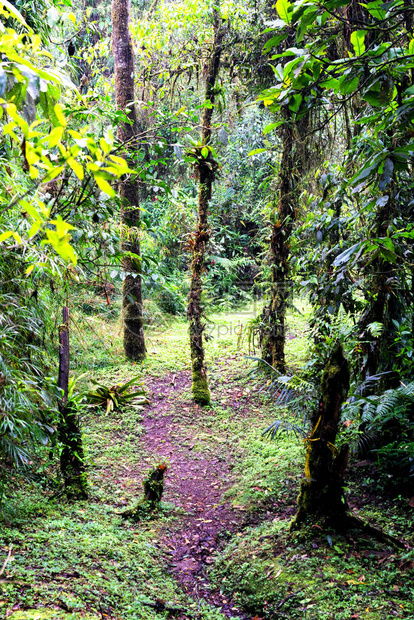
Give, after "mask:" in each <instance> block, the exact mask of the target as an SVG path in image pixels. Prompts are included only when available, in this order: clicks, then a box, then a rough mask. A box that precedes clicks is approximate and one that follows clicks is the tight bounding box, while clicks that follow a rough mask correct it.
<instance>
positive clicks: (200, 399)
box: [192, 370, 211, 405]
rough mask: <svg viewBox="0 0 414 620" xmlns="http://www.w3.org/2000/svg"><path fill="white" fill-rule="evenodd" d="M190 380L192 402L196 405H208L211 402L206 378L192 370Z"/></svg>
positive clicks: (197, 371)
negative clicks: (191, 380) (191, 381)
mask: <svg viewBox="0 0 414 620" xmlns="http://www.w3.org/2000/svg"><path fill="white" fill-rule="evenodd" d="M192 379H193V384H192V392H193V398H194V401H195V402H196V403H197V404H198V405H209V404H210V402H211V398H210V390H209V387H208V383H207V377H206V376H204V377H203V376H202V374H201V370H193V372H192Z"/></svg>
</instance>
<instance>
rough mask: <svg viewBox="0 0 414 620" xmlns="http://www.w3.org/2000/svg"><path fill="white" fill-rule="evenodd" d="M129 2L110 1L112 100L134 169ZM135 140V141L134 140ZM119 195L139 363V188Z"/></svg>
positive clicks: (132, 340) (127, 313) (126, 312)
mask: <svg viewBox="0 0 414 620" xmlns="http://www.w3.org/2000/svg"><path fill="white" fill-rule="evenodd" d="M129 23H130V1H129V0H112V50H113V54H114V62H115V98H116V105H117V107H118V108H119V109H120V110H122V111H123V112H124V113H125V114H126V116H127V117H128V121H127V122H125V123H121V124H120V125H119V126H118V138H119V140H120V141H121V142H126V141H128V146H127V147H126V148H127V149H128V153H127V155H126V158H127V161H128V164H129V165H130V166H131V167H133V161H132V157H131V154H132V152H133V151H134V150H136V149H137V142H136V135H137V117H136V110H135V105H134V99H135V98H134V54H133V49H132V42H131V36H130V33H129ZM134 138H135V139H134ZM119 195H120V197H121V199H122V201H123V207H122V211H121V220H122V224H123V239H124V240H123V243H122V249H123V250H124V252H125V258H124V260H123V269H124V273H125V277H124V283H123V290H122V308H123V323H124V350H125V355H126V357H127V358H128V359H131V360H135V361H141V360H143V359H144V358H145V352H146V349H145V340H144V329H143V316H142V283H141V255H140V241H139V234H140V219H141V218H140V210H139V200H138V184H137V182H136V181H134V180H133V179H131V177H129V176H127V177H125V178H123V179H122V180H121V182H120V183H119Z"/></svg>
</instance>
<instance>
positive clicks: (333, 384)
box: [292, 344, 349, 528]
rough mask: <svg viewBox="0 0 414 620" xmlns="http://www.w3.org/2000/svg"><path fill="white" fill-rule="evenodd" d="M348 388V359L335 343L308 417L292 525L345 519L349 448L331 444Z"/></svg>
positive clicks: (333, 521) (338, 522) (333, 440)
mask: <svg viewBox="0 0 414 620" xmlns="http://www.w3.org/2000/svg"><path fill="white" fill-rule="evenodd" d="M348 388H349V369H348V362H347V361H346V359H345V358H344V355H343V352H342V348H341V346H340V345H339V344H337V345H336V347H335V349H334V350H333V352H332V354H331V356H330V358H329V360H328V362H327V364H326V366H325V368H324V372H323V376H322V395H321V401H320V405H319V411H317V412H315V415H314V416H313V419H312V434H311V436H310V437H309V440H308V452H307V455H306V465H305V475H306V479H305V480H303V481H302V484H301V488H300V493H299V497H298V512H297V514H296V517H295V519H294V521H293V523H292V528H295V527H299V526H300V525H301V524H302V523H303V522H305V521H306V520H307V519H308V518H309V519H310V520H311V521H312V522H314V521H315V520H322V521H323V522H326V523H328V524H330V525H334V526H336V527H341V525H342V526H343V525H345V523H346V521H347V512H346V511H347V505H346V502H345V498H344V494H343V476H344V473H345V469H346V465H347V462H348V455H349V447H348V446H343V447H342V448H341V450H339V451H338V450H337V448H336V447H335V439H336V435H337V433H338V426H339V422H340V416H341V406H342V403H343V401H344V400H345V398H346V395H347V393H348Z"/></svg>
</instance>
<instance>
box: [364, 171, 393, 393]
mask: <svg viewBox="0 0 414 620" xmlns="http://www.w3.org/2000/svg"><path fill="white" fill-rule="evenodd" d="M395 191H396V190H395V186H394V181H392V182H391V183H390V186H389V188H388V192H387V195H388V202H387V203H386V204H385V205H384V206H382V207H379V209H378V211H377V214H376V218H375V223H374V230H373V236H374V238H377V239H380V238H384V237H386V236H387V230H388V228H389V226H390V225H391V223H392V221H393V218H394V217H395V211H396V202H395V198H394V194H395ZM399 288H400V282H399V280H398V271H397V267H396V263H392V262H390V261H388V260H386V259H385V258H383V257H381V256H379V257H378V258H376V259H375V260H374V261H372V263H371V264H370V265H369V274H368V282H367V285H366V297H367V301H368V304H367V307H366V309H365V311H364V312H363V313H362V315H361V318H360V320H359V330H360V340H361V355H360V358H361V359H360V371H361V378H362V380H363V381H364V380H365V379H366V378H367V377H372V376H374V375H376V374H377V373H378V372H384V371H385V372H387V371H388V374H387V375H385V376H384V378H383V379H382V381H381V384H382V385H381V387H382V389H384V390H386V389H390V388H395V387H398V385H399V377H398V375H397V373H394V372H391V370H392V368H393V365H394V362H395V361H396V359H397V358H396V355H397V350H396V346H395V327H394V326H393V323H392V320H393V319H395V320H397V321H398V319H399V318H400V317H401V304H400V303H399V301H398V289H399ZM372 323H380V324H382V329H381V331H380V332H379V333H375V332H374V333H371V331H370V329H369V325H371V324H372ZM365 395H367V392H365Z"/></svg>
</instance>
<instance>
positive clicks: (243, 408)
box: [0, 298, 414, 620]
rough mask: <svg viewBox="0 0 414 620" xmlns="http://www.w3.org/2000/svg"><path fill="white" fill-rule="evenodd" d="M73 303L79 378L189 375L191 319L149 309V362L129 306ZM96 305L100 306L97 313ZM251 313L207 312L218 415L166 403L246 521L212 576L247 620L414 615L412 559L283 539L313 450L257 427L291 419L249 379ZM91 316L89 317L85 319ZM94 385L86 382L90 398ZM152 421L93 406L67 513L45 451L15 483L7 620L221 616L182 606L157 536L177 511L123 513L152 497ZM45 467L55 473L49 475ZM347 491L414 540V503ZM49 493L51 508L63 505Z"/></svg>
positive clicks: (362, 471) (326, 541)
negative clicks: (159, 604) (135, 519)
mask: <svg viewBox="0 0 414 620" xmlns="http://www.w3.org/2000/svg"><path fill="white" fill-rule="evenodd" d="M89 302H90V303H89V306H88V308H87V309H86V310H85V308H86V307H85V306H82V304H84V303H85V300H81V302H79V304H78V305H74V306H73V308H72V318H73V321H72V323H73V329H72V341H71V343H72V360H73V370H74V373H75V374H80V373H81V372H85V371H88V372H89V377H90V378H96V379H98V380H99V381H101V382H103V383H107V384H108V385H112V384H114V383H118V382H124V381H127V380H128V379H130V378H132V376H134V375H135V374H137V373H138V372H143V373H144V377H145V375H147V374H150V375H151V376H153V377H159V378H160V379H161V378H162V377H165V376H166V375H167V373H171V374H170V375H169V376H174V375H175V374H176V373H178V372H179V371H182V370H187V371H189V368H190V366H189V346H188V331H187V324H186V322H185V321H184V320H182V319H175V320H171V319H168V320H164V319H163V320H161V317H160V315H159V314H158V315H157V314H156V313H155V312H154V311H152V309H151V307H148V308H147V313H148V316H151V317H152V319H151V320H152V324H151V325H152V327H151V329H149V330H148V331H147V333H148V334H149V335H148V338H147V346H148V356H147V359H146V360H145V362H144V364H143V365H142V367H140V366H137V365H136V364H132V363H130V362H125V361H124V360H123V359H122V342H121V331H120V323H119V319H118V318H117V316H118V310H119V305H118V302H117V301H115V302H114V304H113V305H112V306H110V307H108V306H107V305H105V304H104V303H101V302H100V301H99V300H98V301H96V299H95V298H90V299H89ZM92 302H93V303H92ZM253 310H254V309H252V308H246V309H245V310H244V311H238V312H234V313H230V314H222V313H220V314H217V315H212V316H211V317H209V318H210V319H211V321H212V322H211V323H209V327H208V330H207V331H208V332H209V335H210V336H211V339H210V340H209V341H208V344H207V348H206V349H207V363H208V367H209V380H210V385H211V391H212V396H213V401H212V406H211V407H210V408H206V409H205V410H204V411H203V415H202V416H198V417H197V419H196V418H195V417H194V416H192V415H191V413H189V412H190V408H191V395H190V392H189V390H188V391H184V392H183V393H182V394H181V395H180V398H179V399H177V398H175V399H171V401H170V406H169V411H170V415H171V416H172V417H173V419H174V423H175V432H176V433H177V436H179V437H183V438H185V437H189V438H191V442H192V444H193V453H194V459H197V455H208V456H211V457H212V458H213V457H214V458H220V459H226V460H227V461H228V462H229V464H230V470H229V478H231V480H232V486H231V488H230V490H229V491H228V493H227V499H228V501H231V502H232V503H233V505H234V506H236V507H237V508H238V509H239V510H240V511H241V512H242V513H243V514H245V515H246V523H245V525H244V526H243V527H242V528H241V529H240V530H239V531H237V532H236V533H235V534H234V535H233V536H231V537H229V536H228V534H226V532H223V548H222V550H221V551H220V552H217V553H216V554H215V555H214V562H213V564H212V565H211V566H210V568H209V575H210V578H211V580H212V581H213V583H215V584H216V585H217V587H219V588H222V590H223V592H225V593H226V594H227V595H228V597H229V598H232V600H233V601H234V602H235V603H238V604H240V605H242V606H243V607H244V608H245V609H246V610H248V613H249V614H251V615H252V616H258V617H259V618H264V619H266V620H267V619H268V620H270V619H273V618H292V619H295V618H298V619H299V618H300V619H302V618H303V619H313V618H315V619H316V618H317V619H323V620H325V619H326V620H328V619H333V618H335V620H349V619H350V618H361V619H365V620H374V619H375V620H377V619H378V620H380V619H381V620H382V619H386V618H392V617H396V618H398V617H400V618H406V619H407V618H414V606H413V599H414V596H413V595H414V592H413V588H412V581H411V580H410V576H411V577H412V565H413V560H412V558H411V557H410V555H409V553H408V552H407V551H406V552H405V554H404V552H403V553H396V552H395V551H394V550H392V549H389V548H387V547H384V545H379V544H377V543H376V542H375V541H373V540H372V539H369V538H367V537H366V536H361V535H360V534H358V533H353V534H352V533H351V535H350V536H348V537H344V536H339V535H337V534H334V533H333V532H332V533H326V532H324V533H322V532H320V531H319V529H318V528H317V527H315V528H308V529H305V530H304V531H303V532H301V533H300V534H295V535H293V534H290V533H289V523H290V519H291V517H292V515H293V513H294V511H295V497H296V495H297V492H298V486H299V482H300V479H301V477H302V475H303V474H302V471H303V462H304V446H303V443H302V442H300V441H297V440H295V439H293V438H291V437H289V436H286V435H282V436H281V437H280V439H279V441H278V442H270V441H268V440H266V439H263V438H262V437H261V432H262V431H263V430H264V429H265V428H266V427H267V426H268V425H269V424H270V423H271V422H272V421H273V420H274V419H276V418H277V417H280V415H281V412H280V411H278V410H277V408H276V407H275V406H274V404H273V403H272V401H271V400H269V398H268V397H267V396H266V395H264V394H257V393H256V392H255V387H254V384H253V383H252V381H251V379H250V378H249V377H248V370H249V369H250V368H251V364H252V362H251V361H249V360H246V359H245V357H244V355H245V354H246V353H248V352H249V351H248V342H247V339H246V338H243V334H244V329H245V326H246V324H247V322H248V320H249V317H251V316H252V313H253ZM300 310H301V313H298V312H291V313H290V314H289V317H288V329H289V334H290V335H289V338H288V347H287V360H288V363H289V366H290V367H291V369H292V370H295V369H297V368H300V367H301V365H302V364H303V363H304V361H305V359H306V346H307V343H306V337H305V334H306V329H307V324H306V313H307V311H308V309H307V308H306V306H303V307H301V308H300ZM86 311H87V312H88V314H85V312H86ZM87 379H88V377H87V378H86V379H85V380H84V381H83V386H84V387H85V386H86V385H87V383H88V381H87ZM142 416H143V411H142V410H141V409H139V408H136V407H134V406H128V407H126V408H124V409H123V410H122V411H120V412H116V413H114V414H111V415H110V416H106V415H104V414H103V412H101V411H99V410H96V409H86V410H85V411H84V412H83V414H82V426H83V431H84V442H85V447H86V453H87V459H88V463H89V469H88V476H89V484H90V492H91V496H90V500H89V501H87V502H79V503H76V504H69V503H67V502H66V501H64V500H63V498H62V497H56V492H57V487H56V476H57V473H56V458H55V460H54V461H53V462H52V463H50V462H49V461H48V457H47V453H43V454H42V457H43V464H42V468H43V469H39V473H38V475H37V476H35V477H34V478H33V479H32V481H28V480H27V479H26V480H22V479H20V478H18V477H16V479H15V484H16V489H15V491H14V492H13V497H12V498H9V505H10V508H11V509H12V510H13V511H14V512H13V513H12V515H11V516H10V517H9V522H8V523H7V524H3V526H2V528H1V532H0V568H1V566H2V565H3V562H4V560H5V558H6V556H7V553H8V551H9V549H10V548H11V549H12V552H11V559H10V562H9V563H8V564H7V566H6V567H5V571H4V574H3V575H2V576H0V616H1V615H2V614H3V616H2V617H5V618H6V617H7V618H8V617H10V618H12V620H24V619H28V620H37V619H38V620H60V619H61V618H62V619H64V620H80V618H86V619H87V620H94V619H98V618H101V619H102V618H105V617H109V618H117V619H124V618H125V619H127V618H128V619H137V620H147V619H151V620H158V619H160V620H161V618H165V617H166V614H165V612H158V611H156V610H155V609H153V608H150V607H148V606H146V605H145V604H144V603H146V602H150V601H154V600H156V599H157V598H160V599H162V600H164V601H168V602H169V603H170V604H172V605H173V606H177V607H179V608H181V609H182V610H183V612H182V613H183V617H184V618H194V617H196V618H197V619H198V620H223V619H224V616H223V615H222V614H221V612H220V610H219V609H216V608H214V606H211V605H208V604H207V603H206V602H203V601H199V602H194V601H193V600H192V599H189V598H188V596H186V595H185V594H184V592H183V590H182V589H181V587H180V586H179V584H178V583H177V581H176V580H175V578H174V577H173V576H172V575H171V574H170V572H169V571H168V570H167V560H166V558H165V557H164V556H163V553H162V552H161V551H160V547H159V544H158V543H159V540H160V537H161V532H162V529H163V528H166V527H167V528H169V527H170V526H172V525H173V524H175V526H176V525H177V524H179V519H180V513H179V511H174V510H173V509H168V507H166V508H167V509H166V510H164V511H163V512H162V513H160V514H159V515H156V517H155V518H154V519H152V520H150V521H144V522H142V523H139V524H132V523H130V522H128V521H125V520H123V519H121V517H120V516H119V515H118V514H117V512H118V511H119V510H120V509H122V508H124V507H125V506H126V505H128V504H129V503H130V502H131V501H132V500H133V499H135V498H137V496H139V495H140V494H141V493H142V487H141V481H142V480H143V479H144V477H145V470H146V468H147V467H150V465H151V464H152V461H153V455H152V454H149V453H148V454H147V453H145V452H143V448H142V444H141V443H140V440H141V437H142V432H143V427H142ZM43 470H44V472H45V473H42V472H43ZM348 487H349V489H348V495H349V496H350V498H351V503H352V505H353V506H354V508H355V510H358V511H359V515H360V516H361V517H363V518H366V519H369V520H370V521H371V522H373V523H374V524H377V525H379V526H382V527H384V529H385V530H386V531H387V532H390V533H392V534H393V535H396V536H400V537H405V540H406V541H408V542H411V544H413V540H412V525H411V520H410V519H411V517H412V508H411V507H410V506H409V505H408V503H407V498H404V497H400V498H399V499H398V498H389V497H387V496H386V495H381V494H380V493H381V492H382V491H381V489H377V491H376V493H373V491H372V473H371V471H370V468H369V466H367V467H365V468H364V467H353V468H352V469H351V473H350V476H349V478H348ZM54 496H55V497H54Z"/></svg>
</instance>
